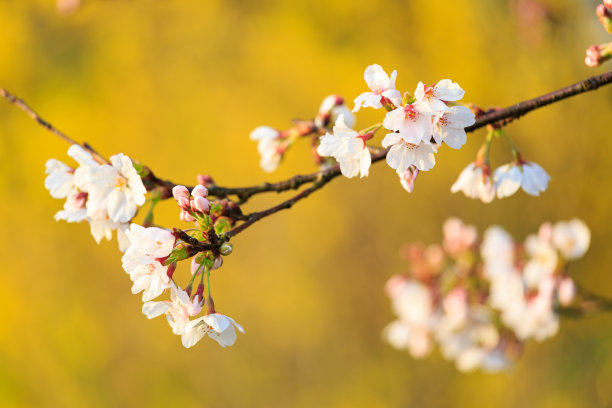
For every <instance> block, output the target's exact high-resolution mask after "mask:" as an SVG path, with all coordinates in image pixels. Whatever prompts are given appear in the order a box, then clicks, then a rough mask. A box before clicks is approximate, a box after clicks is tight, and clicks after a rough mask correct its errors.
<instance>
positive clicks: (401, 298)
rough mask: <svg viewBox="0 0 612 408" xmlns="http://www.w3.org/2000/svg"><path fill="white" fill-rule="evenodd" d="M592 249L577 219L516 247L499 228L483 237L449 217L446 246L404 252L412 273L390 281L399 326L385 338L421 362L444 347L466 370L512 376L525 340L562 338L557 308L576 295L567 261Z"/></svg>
mask: <svg viewBox="0 0 612 408" xmlns="http://www.w3.org/2000/svg"><path fill="white" fill-rule="evenodd" d="M589 244H590V231H589V229H588V228H587V226H586V225H585V224H584V223H583V222H582V221H580V220H578V219H574V220H572V221H569V222H563V221H562V222H558V223H556V224H554V225H553V224H551V223H545V224H543V225H542V226H541V227H540V228H539V230H538V232H537V233H536V234H532V235H529V236H528V237H527V238H526V239H525V241H524V242H516V241H514V240H513V238H512V237H511V236H510V235H509V234H508V232H506V231H505V230H504V229H503V228H501V227H499V226H492V227H490V228H488V229H487V230H486V231H485V233H484V236H483V238H482V239H480V238H479V237H478V234H477V231H476V228H475V227H474V226H471V225H465V224H464V223H463V222H462V221H461V220H459V219H457V218H450V219H448V220H447V221H446V222H445V223H444V226H443V242H442V244H441V245H439V244H432V245H429V246H424V245H422V244H407V245H406V246H405V247H403V248H402V255H403V257H404V258H405V259H406V260H407V261H408V263H409V265H410V268H409V272H408V273H406V274H403V275H395V276H393V277H391V279H389V281H388V282H387V285H386V292H387V294H388V296H389V297H390V298H391V305H392V309H393V312H394V313H395V314H396V315H397V320H395V321H394V322H392V323H391V324H389V325H388V326H387V327H386V328H385V329H384V331H383V336H384V338H385V339H386V340H387V341H388V342H389V343H390V344H391V345H392V346H393V347H395V348H397V349H401V350H404V349H405V350H408V351H409V352H410V354H411V355H412V356H413V357H414V358H422V357H425V356H427V355H429V354H430V353H431V352H432V350H433V348H434V345H436V344H437V345H438V346H439V348H440V351H441V353H442V355H443V356H444V357H445V358H446V359H448V360H451V361H454V363H455V365H456V367H457V369H459V370H461V371H470V370H474V369H477V368H480V369H482V370H485V371H489V372H495V371H500V370H505V369H507V368H509V367H510V366H511V365H512V363H513V361H515V360H516V359H517V358H518V357H519V356H520V354H521V351H522V348H523V345H524V342H525V341H526V340H529V339H535V340H537V341H543V340H545V339H547V338H549V337H552V336H554V335H555V334H556V333H557V331H558V329H559V315H558V313H557V311H556V309H557V308H558V307H562V306H568V305H570V304H572V303H573V302H574V299H575V296H576V287H575V284H574V281H573V280H572V278H571V277H570V276H569V275H568V263H569V262H570V261H573V260H575V259H578V258H580V257H582V256H583V255H584V254H585V252H586V251H587V249H588V247H589Z"/></svg>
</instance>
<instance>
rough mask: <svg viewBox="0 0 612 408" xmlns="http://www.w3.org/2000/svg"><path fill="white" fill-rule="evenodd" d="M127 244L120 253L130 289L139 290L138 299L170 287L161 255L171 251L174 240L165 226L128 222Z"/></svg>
mask: <svg viewBox="0 0 612 408" xmlns="http://www.w3.org/2000/svg"><path fill="white" fill-rule="evenodd" d="M126 235H127V237H128V239H129V241H130V246H129V248H128V249H127V251H126V252H125V254H124V255H123V258H122V259H121V262H122V264H123V269H124V270H125V272H126V273H127V274H128V275H130V279H132V281H133V282H134V285H133V286H132V293H134V294H136V293H139V292H143V294H142V300H143V301H145V302H146V301H149V300H152V299H155V298H156V297H157V296H159V295H161V293H162V292H163V291H164V290H165V289H167V288H169V287H170V278H169V277H168V273H167V270H168V267H167V266H164V265H163V264H162V262H161V259H163V258H166V257H167V256H168V255H170V253H171V252H172V249H173V248H174V244H175V241H176V238H175V236H174V235H173V234H172V233H171V232H170V231H168V230H165V229H161V228H156V227H150V228H144V227H142V226H140V225H137V224H131V225H130V229H129V231H127V233H126Z"/></svg>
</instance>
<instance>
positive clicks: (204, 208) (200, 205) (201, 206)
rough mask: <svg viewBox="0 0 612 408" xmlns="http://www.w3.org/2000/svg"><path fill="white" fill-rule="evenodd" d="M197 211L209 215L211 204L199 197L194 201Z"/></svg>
mask: <svg viewBox="0 0 612 408" xmlns="http://www.w3.org/2000/svg"><path fill="white" fill-rule="evenodd" d="M193 202H194V206H195V209H196V210H197V211H199V212H201V213H204V214H208V213H209V212H210V202H209V201H208V200H207V199H205V198H204V197H202V196H197V197H195V198H194V200H193Z"/></svg>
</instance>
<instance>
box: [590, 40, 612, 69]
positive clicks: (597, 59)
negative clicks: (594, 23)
mask: <svg viewBox="0 0 612 408" xmlns="http://www.w3.org/2000/svg"><path fill="white" fill-rule="evenodd" d="M610 58H612V42H609V43H607V44H601V45H592V46H590V47H589V48H587V50H586V58H585V59H584V63H585V64H586V65H587V66H589V67H597V66H599V65H601V64H603V63H604V62H606V61H607V60H609V59H610Z"/></svg>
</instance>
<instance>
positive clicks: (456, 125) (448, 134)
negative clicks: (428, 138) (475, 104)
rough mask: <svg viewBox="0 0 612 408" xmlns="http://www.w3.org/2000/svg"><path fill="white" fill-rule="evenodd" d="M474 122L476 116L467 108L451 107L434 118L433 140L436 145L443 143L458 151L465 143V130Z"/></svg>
mask: <svg viewBox="0 0 612 408" xmlns="http://www.w3.org/2000/svg"><path fill="white" fill-rule="evenodd" d="M475 121H476V116H475V115H474V113H473V112H472V111H471V110H470V109H469V108H466V107H465V106H452V107H450V108H448V111H446V112H444V113H443V114H442V115H440V116H436V117H435V118H434V127H433V138H434V140H435V141H436V143H438V144H441V143H442V142H444V143H446V144H447V145H448V146H449V147H451V148H453V149H460V148H461V146H463V145H464V144H465V142H466V141H467V135H466V134H465V128H466V127H467V126H471V125H473V124H474V122H475Z"/></svg>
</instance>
